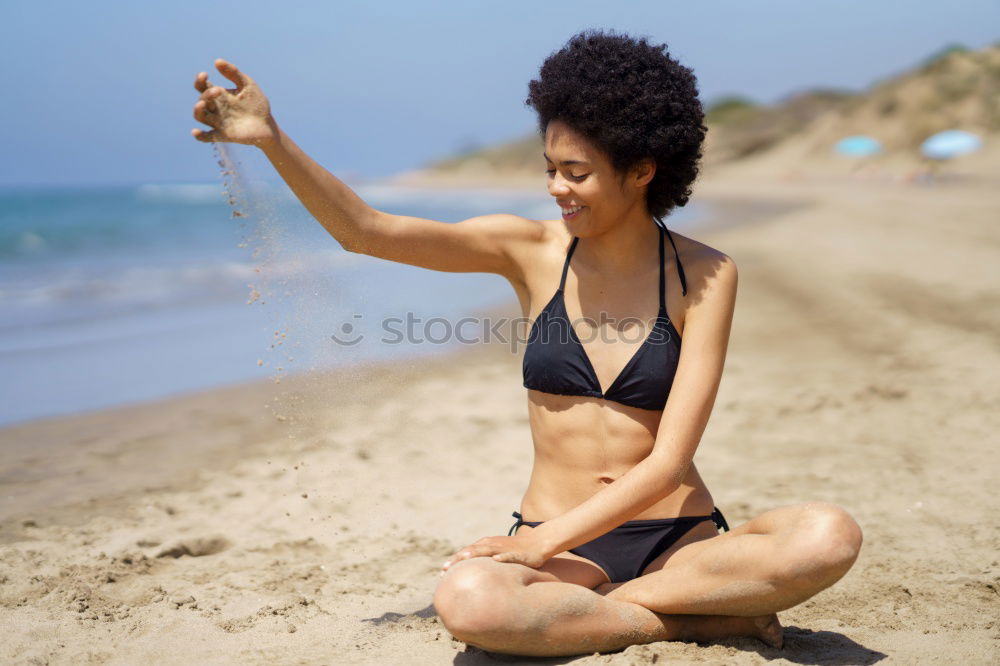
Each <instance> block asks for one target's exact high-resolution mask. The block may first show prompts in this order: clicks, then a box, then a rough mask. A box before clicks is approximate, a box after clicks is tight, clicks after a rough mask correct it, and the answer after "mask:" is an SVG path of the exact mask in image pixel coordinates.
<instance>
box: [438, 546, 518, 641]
mask: <svg viewBox="0 0 1000 666" xmlns="http://www.w3.org/2000/svg"><path fill="white" fill-rule="evenodd" d="M519 566H520V565H512V564H509V563H503V562H497V561H495V560H493V559H491V558H488V557H474V558H471V559H468V560H462V561H460V562H457V563H455V564H453V565H452V566H451V567H450V568H449V569H448V572H447V573H446V574H445V575H444V577H442V578H441V582H440V583H439V584H438V587H437V589H436V590H435V591H434V608H435V610H436V611H437V614H438V617H439V618H441V622H442V623H443V624H444V626H445V627H446V628H447V629H448V631H450V632H451V633H452V635H454V636H455V637H456V638H459V639H463V640H465V639H466V638H474V637H477V636H483V635H489V634H492V633H495V632H497V631H499V630H508V629H509V628H510V627H511V625H512V624H514V623H516V621H517V615H518V614H517V611H516V608H515V604H514V599H513V598H512V597H514V596H515V595H516V591H517V588H519V587H523V582H522V580H521V578H522V577H521V576H520V575H519V572H517V571H515V570H514V569H515V568H516V567H519ZM466 642H469V641H468V640H466Z"/></svg>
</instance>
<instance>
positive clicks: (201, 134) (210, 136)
mask: <svg viewBox="0 0 1000 666" xmlns="http://www.w3.org/2000/svg"><path fill="white" fill-rule="evenodd" d="M191 136H193V137H194V138H196V139H198V140H199V141H203V142H205V143H214V142H215V141H219V140H220V139H219V133H218V130H209V131H207V132H206V131H205V130H202V129H198V128H197V127H196V128H194V129H193V130H191Z"/></svg>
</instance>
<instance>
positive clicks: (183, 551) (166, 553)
mask: <svg viewBox="0 0 1000 666" xmlns="http://www.w3.org/2000/svg"><path fill="white" fill-rule="evenodd" d="M230 545H231V544H230V543H229V540H228V539H226V538H225V537H221V536H210V537H191V538H188V539H182V540H180V541H177V542H175V543H172V544H170V545H169V546H167V547H165V548H163V549H162V550H160V552H158V553H157V554H156V556H157V557H182V556H184V555H190V556H191V557H203V556H205V555H215V554H216V553H221V552H222V551H224V550H225V549H227V548H229V546H230Z"/></svg>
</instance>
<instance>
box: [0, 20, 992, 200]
mask: <svg viewBox="0 0 1000 666" xmlns="http://www.w3.org/2000/svg"><path fill="white" fill-rule="evenodd" d="M585 28H615V29H617V30H622V31H626V32H629V33H630V34H635V35H646V36H649V37H651V38H653V39H654V40H655V41H657V42H666V43H667V44H668V46H669V47H670V51H671V53H672V54H674V55H675V56H676V57H678V58H679V59H680V60H681V62H683V63H684V64H686V65H688V66H690V67H692V68H694V70H695V73H696V75H697V76H698V78H699V82H700V90H701V94H702V99H703V100H704V101H706V102H711V101H712V100H713V99H715V98H717V97H719V96H721V95H725V94H742V95H745V96H748V97H750V98H752V99H755V100H757V101H759V102H765V103H769V102H774V101H776V100H778V99H780V98H781V97H784V96H785V95H787V94H788V93H790V92H792V91H794V90H798V89H802V88H808V87H814V86H831V87H845V88H849V89H854V90H861V89H864V88H866V87H867V86H869V85H870V84H871V83H872V82H874V81H876V80H879V79H882V78H885V77H887V76H891V75H893V74H895V73H898V72H900V71H903V70H905V69H908V68H909V67H910V66H912V65H913V64H914V63H916V62H918V61H919V60H921V59H922V58H924V57H925V56H927V55H928V54H930V53H932V52H934V51H936V50H938V49H940V48H942V47H944V46H945V45H947V44H949V43H953V42H961V43H963V44H965V45H967V46H969V47H972V48H980V47H983V46H986V45H988V44H990V43H994V42H996V41H997V40H998V38H1000V2H998V1H997V0H963V1H956V2H942V1H941V0H912V1H909V2H907V1H902V0H896V1H890V0H810V1H805V0H771V1H768V0H756V1H753V2H747V1H745V0H729V1H719V0H702V1H698V2H695V1H693V0H689V1H688V2H683V3H681V2H668V1H666V0H632V1H628V2H621V3H612V2H608V1H607V0H598V1H591V0H576V1H573V2H569V1H566V0H552V1H550V2H536V1H508V2H475V1H471V0H470V1H468V2H459V1H449V2H444V1H439V2H431V1H427V2H419V1H404V0H383V1H382V2H378V1H371V0H369V1H353V0H352V1H346V0H345V1H334V0H331V1H328V2H290V3H278V2H274V1H273V0H272V1H271V2H260V1H258V0H241V1H239V2H236V1H226V2H212V1H211V0H205V1H203V2H197V3H196V2H190V1H188V0H170V1H169V2H155V3H153V2H135V1H134V0H133V1H128V2H125V1H119V2H101V1H99V0H98V1H95V2H79V1H73V2H50V1H47V0H7V1H6V2H4V3H3V6H2V8H0V57H2V61H3V67H2V69H0V83H2V86H3V88H2V90H3V98H4V104H3V105H0V132H2V146H3V148H2V150H0V185H12V184H101V183H142V182H212V181H214V180H217V179H218V175H217V169H216V167H215V164H214V162H213V160H212V157H211V148H210V147H209V146H207V145H204V144H200V143H198V142H196V141H195V140H194V139H192V138H191V137H190V134H189V132H190V129H191V128H192V127H195V126H197V125H198V124H197V123H196V122H195V121H194V119H193V118H192V117H191V107H192V105H193V104H194V102H195V101H196V99H197V95H196V93H195V91H194V89H193V87H192V81H193V79H194V75H195V74H196V73H197V72H199V71H202V70H207V71H210V72H214V69H212V66H211V65H212V61H213V60H214V59H215V58H217V57H223V58H226V59H228V60H230V61H232V62H234V63H236V64H237V65H238V66H240V67H242V68H243V69H244V70H245V71H247V72H248V73H249V74H250V75H251V76H253V77H254V78H256V79H257V81H258V82H259V83H260V84H261V86H262V87H263V89H264V91H265V93H267V95H268V97H269V98H270V99H271V104H272V109H273V111H274V114H275V117H276V118H277V119H278V122H279V123H281V125H282V126H283V127H284V128H285V130H286V131H287V132H288V133H289V134H291V136H292V137H293V138H294V139H295V140H296V141H297V142H299V144H300V145H301V146H303V148H305V150H306V151H307V152H309V153H310V154H311V155H313V157H315V158H316V159H318V160H319V161H320V162H321V163H323V164H324V165H325V166H326V167H328V168H330V169H331V170H332V171H333V172H334V173H339V174H341V175H349V174H357V175H361V176H364V177H379V176H385V175H389V174H392V173H395V172H398V171H402V170H405V169H409V168H413V167H416V166H419V165H421V164H423V163H425V162H426V161H428V160H430V159H433V158H435V157H439V156H442V155H446V154H449V153H451V152H453V151H454V150H455V149H457V148H459V147H461V146H466V145H470V144H488V143H492V142H496V141H500V140H506V139H510V138H513V137H517V136H522V135H524V134H526V133H528V132H530V131H532V129H533V127H534V119H533V117H532V115H531V113H532V112H531V110H530V109H528V108H527V107H525V106H524V98H525V96H526V93H527V83H528V81H529V80H530V79H531V78H533V77H534V76H535V74H536V73H537V70H538V67H539V65H540V64H541V62H542V60H543V59H544V58H545V57H546V56H547V55H548V54H549V53H551V52H552V51H554V50H556V49H558V48H559V47H560V46H561V45H562V44H563V43H564V42H565V41H566V40H567V39H568V38H569V37H570V36H572V35H573V34H575V33H576V32H578V31H580V30H582V29H585ZM214 78H215V79H216V80H218V82H221V80H220V79H221V77H219V75H218V73H215V77H214Z"/></svg>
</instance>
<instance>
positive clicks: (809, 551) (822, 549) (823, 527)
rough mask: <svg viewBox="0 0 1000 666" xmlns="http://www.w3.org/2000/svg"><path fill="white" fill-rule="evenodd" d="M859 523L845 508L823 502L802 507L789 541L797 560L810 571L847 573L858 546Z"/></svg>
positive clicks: (860, 536)
mask: <svg viewBox="0 0 1000 666" xmlns="http://www.w3.org/2000/svg"><path fill="white" fill-rule="evenodd" d="M861 542H862V534H861V527H860V526H859V525H858V523H857V521H855V520H854V518H852V517H851V515H850V514H849V513H847V511H845V510H844V509H842V508H841V507H839V506H837V505H836V504H829V503H826V502H815V503H810V504H806V505H804V506H803V507H802V514H801V516H800V521H799V525H798V526H797V529H796V530H795V534H794V535H793V543H794V548H795V551H796V553H797V554H798V556H799V558H798V559H799V561H800V562H801V563H802V566H803V567H806V568H808V569H810V570H811V573H812V574H814V575H815V574H820V575H833V576H836V577H837V578H840V576H843V575H844V574H845V573H847V570H848V569H850V568H851V565H853V564H854V561H855V560H856V559H857V557H858V553H859V552H860V550H861Z"/></svg>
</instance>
